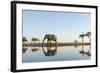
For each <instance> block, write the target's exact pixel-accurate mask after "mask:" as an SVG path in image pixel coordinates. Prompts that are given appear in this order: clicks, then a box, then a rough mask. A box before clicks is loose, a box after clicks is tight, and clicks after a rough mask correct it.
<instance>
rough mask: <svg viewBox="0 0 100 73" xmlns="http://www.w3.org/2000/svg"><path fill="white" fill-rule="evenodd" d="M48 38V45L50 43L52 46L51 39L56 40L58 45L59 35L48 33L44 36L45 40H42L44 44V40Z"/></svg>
mask: <svg viewBox="0 0 100 73" xmlns="http://www.w3.org/2000/svg"><path fill="white" fill-rule="evenodd" d="M46 39H47V46H48V44H49V46H51V41H55V46H57V37H56V35H54V34H46V35H45V36H44V39H43V41H42V45H43V43H44V40H46Z"/></svg>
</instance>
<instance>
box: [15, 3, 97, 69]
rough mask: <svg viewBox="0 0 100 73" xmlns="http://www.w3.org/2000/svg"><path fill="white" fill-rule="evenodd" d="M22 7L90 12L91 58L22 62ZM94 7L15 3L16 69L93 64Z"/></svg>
mask: <svg viewBox="0 0 100 73" xmlns="http://www.w3.org/2000/svg"><path fill="white" fill-rule="evenodd" d="M22 9H27V10H46V11H65V12H68V11H69V12H86V13H91V31H92V34H91V37H92V38H91V42H92V43H91V47H92V48H91V60H80V61H59V62H37V63H36V62H35V63H34V62H33V63H22V41H21V40H22ZM95 15H96V13H95V9H92V8H81V7H78V8H77V7H67V6H66V7H65V6H64V7H60V6H45V5H28V4H17V24H16V26H17V41H16V43H17V47H16V53H17V55H16V60H17V63H16V64H17V70H22V69H38V68H52V67H71V66H85V65H95V63H96V62H95V57H96V53H95V51H96V48H95V46H96V45H95V41H96V40H95V38H96V37H95V36H94V35H95V34H96V33H95V28H96V27H95V23H96V21H95V19H96V18H95Z"/></svg>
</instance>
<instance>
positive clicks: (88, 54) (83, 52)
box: [80, 45, 91, 56]
mask: <svg viewBox="0 0 100 73" xmlns="http://www.w3.org/2000/svg"><path fill="white" fill-rule="evenodd" d="M83 47H84V46H83V45H82V50H81V51H80V54H82V56H84V54H85V55H87V56H91V45H89V50H88V51H84V48H83ZM87 49H88V48H87Z"/></svg>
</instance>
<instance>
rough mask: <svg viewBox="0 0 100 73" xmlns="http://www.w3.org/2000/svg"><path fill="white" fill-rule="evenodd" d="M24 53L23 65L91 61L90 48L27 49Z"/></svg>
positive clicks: (24, 49)
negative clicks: (46, 62)
mask: <svg viewBox="0 0 100 73" xmlns="http://www.w3.org/2000/svg"><path fill="white" fill-rule="evenodd" d="M22 52H23V54H22V62H23V63H29V62H45V61H69V60H88V59H91V48H90V46H78V47H74V46H61V47H26V48H23V50H22Z"/></svg>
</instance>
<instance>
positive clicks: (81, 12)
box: [11, 1, 98, 72]
mask: <svg viewBox="0 0 100 73" xmlns="http://www.w3.org/2000/svg"><path fill="white" fill-rule="evenodd" d="M97 16H98V15H97V6H88V5H72V4H57V3H43V2H42V3H41V2H26V1H12V2H11V71H12V72H21V71H38V70H53V69H69V68H84V67H97Z"/></svg>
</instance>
